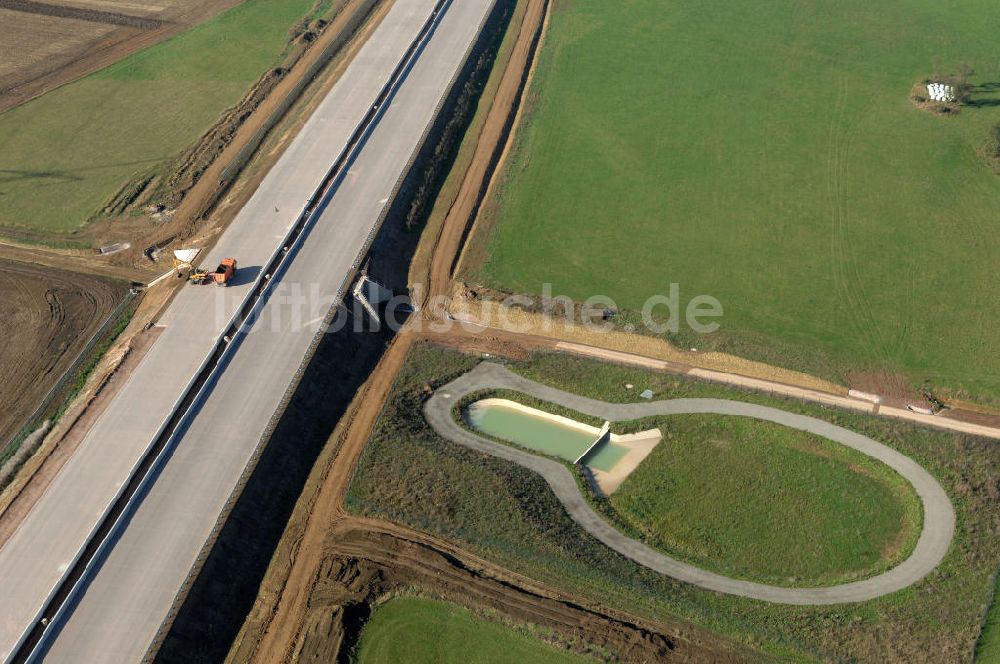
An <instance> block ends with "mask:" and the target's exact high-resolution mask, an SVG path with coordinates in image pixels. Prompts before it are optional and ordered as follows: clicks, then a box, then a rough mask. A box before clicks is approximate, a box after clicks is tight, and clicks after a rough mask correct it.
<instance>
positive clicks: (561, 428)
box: [467, 402, 628, 471]
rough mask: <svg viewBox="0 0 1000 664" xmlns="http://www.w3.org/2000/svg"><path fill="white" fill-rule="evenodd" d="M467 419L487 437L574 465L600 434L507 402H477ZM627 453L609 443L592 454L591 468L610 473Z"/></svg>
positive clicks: (623, 449)
mask: <svg viewBox="0 0 1000 664" xmlns="http://www.w3.org/2000/svg"><path fill="white" fill-rule="evenodd" d="M467 417H468V422H469V424H470V425H472V426H473V427H474V428H476V429H478V430H479V431H482V432H483V433H485V434H488V435H490V436H495V437H496V438H500V439H502V440H506V441H509V442H511V443H515V444H516V445H520V446H521V447H526V448H528V449H531V450H537V451H539V452H542V453H543V454H547V455H549V456H554V457H559V458H561V459H566V460H567V461H570V462H573V461H576V460H577V458H578V457H579V456H580V455H581V454H583V453H584V452H585V451H586V450H587V448H588V447H590V445H591V443H593V442H594V439H595V438H596V437H597V434H596V433H591V432H589V431H585V430H582V429H577V428H575V427H572V426H569V425H566V424H563V423H562V422H557V421H553V420H550V419H548V418H546V417H544V416H542V415H535V414H534V413H531V412H525V411H523V410H520V409H519V408H517V407H515V406H511V405H508V404H504V403H490V404H483V403H481V402H477V403H474V404H472V405H471V406H469V409H468V412H467ZM627 451H628V450H627V449H626V448H625V447H622V446H621V445H615V444H614V443H610V442H609V443H605V444H604V445H602V446H601V447H600V448H599V449H597V450H595V451H594V453H592V454H591V455H590V458H589V459H587V460H586V461H587V465H588V466H590V467H591V468H596V469H597V470H604V471H607V470H610V469H611V468H612V467H613V466H614V465H615V464H616V463H617V462H618V461H619V459H621V458H622V457H623V456H625V453H626V452H627Z"/></svg>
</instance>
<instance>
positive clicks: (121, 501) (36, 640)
mask: <svg viewBox="0 0 1000 664" xmlns="http://www.w3.org/2000/svg"><path fill="white" fill-rule="evenodd" d="M452 2H453V0H438V2H437V3H436V4H435V6H434V9H433V11H432V12H431V14H430V16H429V17H428V19H427V20H426V21H425V23H424V25H423V26H422V28H421V30H420V32H419V33H418V34H417V36H416V38H414V40H413V41H412V42H411V43H410V45H409V47H408V48H407V50H406V53H405V54H404V55H403V58H402V59H401V60H400V62H399V64H398V65H397V66H396V68H395V69H394V70H393V72H392V75H391V76H390V77H389V80H388V81H387V82H386V84H385V85H384V86H383V87H382V89H381V91H380V92H379V95H378V97H376V99H375V103H374V104H373V105H372V107H371V108H370V109H369V110H368V112H367V113H366V114H365V117H364V118H363V119H362V121H361V122H360V123H359V124H358V126H357V128H356V129H355V130H354V132H353V133H352V135H351V137H350V139H349V141H348V143H347V146H346V147H345V148H344V150H343V151H341V153H340V154H339V155H338V156H337V158H336V159H335V161H334V162H333V165H332V166H331V167H330V169H329V170H328V171H327V173H326V176H325V178H324V180H323V182H322V183H321V185H320V186H319V188H318V189H317V190H316V192H315V193H314V194H313V196H312V197H311V198H310V199H309V201H308V202H307V204H306V206H305V208H304V209H303V212H302V214H301V215H300V216H299V218H298V220H297V221H296V223H295V224H294V225H293V226H292V228H291V229H290V230H289V232H288V234H287V235H286V236H285V238H284V240H283V241H282V243H281V244H280V245H279V247H278V249H277V250H276V251H275V253H274V254H273V255H272V257H271V259H270V260H269V261H268V263H267V265H265V267H264V268H263V269H262V270H261V271H260V276H258V278H257V282H256V284H255V286H254V288H253V290H252V291H251V292H250V294H249V295H248V296H247V298H246V300H245V301H244V304H243V306H242V307H240V309H239V311H238V312H237V313H236V314H235V315H234V317H233V319H232V320H231V321H230V324H229V326H228V327H227V328H226V329H225V331H224V332H223V333H222V334H221V335H220V337H219V339H218V341H217V342H216V345H215V348H214V349H213V351H212V352H211V353H210V354H209V356H208V358H207V359H206V361H205V363H204V364H203V365H202V368H201V370H200V371H199V372H198V374H197V375H196V376H195V378H194V379H193V380H192V381H191V383H189V385H188V388H187V390H186V391H185V393H184V395H183V396H182V397H181V399H179V401H178V405H177V406H176V407H175V408H174V410H173V412H172V414H171V415H170V417H169V418H168V419H167V421H166V422H165V423H164V425H163V427H162V428H161V429H160V433H159V434H158V435H157V437H156V438H155V440H154V441H153V442H152V444H151V445H150V447H149V449H148V451H147V453H146V455H145V456H144V457H143V459H142V460H141V461H140V462H139V463H138V464H137V465H136V467H135V468H134V469H133V471H132V473H131V474H130V476H129V478H128V480H127V482H125V483H124V484H123V486H122V489H121V490H120V491H119V493H118V496H117V498H116V499H115V500H114V501H113V502H112V504H111V505H110V506H109V508H108V510H107V511H106V512H105V515H104V517H103V518H102V519H101V521H100V522H99V523H98V525H97V526H96V527H95V529H94V531H93V532H92V533H91V536H90V537H89V538H88V540H87V543H86V544H85V545H84V547H83V548H82V549H81V550H80V551H79V553H78V554H77V556H76V558H75V559H74V561H73V563H72V564H71V565H70V566H69V568H68V569H67V571H66V573H65V574H64V575H63V577H62V579H61V580H60V581H59V582H58V583H57V584H56V586H55V588H53V591H52V592H51V593H50V594H49V597H48V600H47V602H46V604H45V606H44V608H43V609H42V610H41V611H40V612H39V613H38V614H37V616H36V620H35V623H34V625H33V626H32V627H31V628H30V629H26V630H25V633H24V635H22V637H21V640H20V641H19V642H18V644H17V646H16V647H15V648H14V649H13V651H12V652H11V654H10V656H9V657H8V659H7V660H6V661H7V662H9V663H12V664H13V663H16V664H20V663H22V662H29V661H35V660H36V659H37V658H38V657H39V656H40V655H41V654H42V653H43V651H44V647H45V644H46V642H47V640H48V639H49V638H50V637H51V636H52V634H53V632H54V631H55V629H54V628H55V627H56V626H57V625H58V624H59V622H60V620H61V619H62V618H64V617H65V616H66V613H67V611H68V610H69V609H71V608H72V606H73V603H74V600H75V599H76V598H78V597H79V595H80V594H81V593H82V591H83V590H84V588H85V587H86V583H87V581H88V577H89V574H90V573H92V572H93V571H95V570H96V568H97V567H98V565H99V563H100V561H101V560H102V558H103V557H104V556H105V555H106V554H107V553H108V552H109V551H110V548H111V545H112V544H113V542H114V539H115V538H114V536H115V535H116V534H117V533H118V532H120V529H121V528H122V527H123V526H124V524H125V522H127V519H128V516H129V513H130V511H131V508H132V507H134V505H133V499H135V498H136V497H137V496H139V497H140V498H141V494H142V493H143V492H144V489H148V487H149V486H150V485H151V480H152V478H154V477H155V475H156V470H157V469H158V468H159V467H160V466H162V463H163V462H164V461H165V460H166V458H167V457H168V456H169V454H170V452H171V450H172V448H173V446H174V444H175V443H176V442H177V441H176V440H175V438H174V436H175V434H176V433H177V432H178V430H179V429H180V428H181V427H182V425H184V424H185V423H186V420H187V418H188V416H189V415H190V414H191V406H192V405H193V404H195V403H198V402H199V401H200V400H201V399H203V398H204V396H205V394H206V393H207V391H208V390H210V389H211V381H212V379H213V378H214V376H215V374H216V371H217V370H218V369H219V367H220V366H221V365H223V363H224V361H225V360H226V358H227V356H228V355H229V354H231V353H232V352H235V349H236V348H237V347H238V346H239V341H240V333H241V332H242V331H244V330H245V329H249V327H250V326H252V324H253V320H254V313H255V311H256V310H257V309H258V308H259V307H260V306H261V305H262V304H263V302H264V300H265V299H266V296H267V294H268V293H269V291H270V288H271V284H272V283H273V281H275V280H276V279H275V277H277V276H279V275H280V273H281V272H283V271H284V268H285V267H287V264H288V262H289V261H288V258H289V256H291V255H293V254H294V253H295V251H294V250H295V249H296V248H297V246H298V245H299V244H300V241H301V240H302V238H303V237H304V233H305V231H307V230H308V228H309V227H310V226H311V224H312V223H313V221H314V212H315V211H316V209H317V208H318V207H320V206H321V205H322V204H323V203H324V201H325V200H326V199H327V198H328V197H329V195H330V194H332V192H333V190H334V189H335V188H336V186H337V185H338V184H339V183H340V182H341V181H342V176H343V175H344V170H345V166H347V165H349V164H350V163H351V162H352V161H353V159H354V158H355V157H356V155H357V153H358V152H360V149H361V147H362V146H363V144H364V141H365V139H366V138H367V136H368V135H369V134H370V133H371V132H372V130H373V129H374V127H375V125H376V124H377V123H378V121H379V119H380V118H381V116H382V114H383V111H384V106H385V104H386V102H387V101H389V100H391V98H392V97H393V96H394V94H395V93H396V91H397V90H398V89H399V87H400V86H401V85H402V83H403V81H404V80H405V78H406V75H407V74H408V73H409V71H410V70H411V69H412V67H413V64H414V63H415V61H416V59H417V58H418V57H419V55H420V53H421V52H422V50H423V47H424V46H425V45H426V43H427V42H428V41H429V40H430V38H431V37H432V36H433V34H434V31H435V29H436V27H437V26H438V25H439V24H440V21H441V19H442V17H443V15H444V13H445V12H446V11H447V9H448V8H449V7H450V6H451V4H452Z"/></svg>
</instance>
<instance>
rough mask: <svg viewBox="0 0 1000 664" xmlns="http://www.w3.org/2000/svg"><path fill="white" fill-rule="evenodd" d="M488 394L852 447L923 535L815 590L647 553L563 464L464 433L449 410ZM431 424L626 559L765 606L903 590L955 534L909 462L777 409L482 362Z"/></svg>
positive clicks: (442, 397)
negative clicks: (654, 395) (897, 486)
mask: <svg viewBox="0 0 1000 664" xmlns="http://www.w3.org/2000/svg"><path fill="white" fill-rule="evenodd" d="M485 389H510V390H516V391H518V392H523V393H524V394H528V395H531V396H533V397H535V398H537V399H542V400H544V401H549V402H551V403H554V404H558V405H560V406H563V407H565V408H571V409H573V410H576V411H578V412H580V413H584V414H586V415H591V416H594V417H599V418H602V419H605V420H609V421H611V422H618V421H628V420H634V419H638V418H642V417H649V416H653V415H680V414H699V413H713V414H718V415H738V416H742V417H754V418H757V419H761V420H767V421H769V422H775V423H777V424H782V425H785V426H789V427H792V428H795V429H800V430H802V431H808V432H809V433H813V434H816V435H819V436H823V437H824V438H828V439H830V440H833V441H836V442H838V443H841V444H842V445H846V446H848V447H851V448H853V449H855V450H858V451H859V452H861V453H863V454H866V455H868V456H870V457H873V458H875V459H878V460H879V461H881V462H883V463H885V464H886V465H888V466H889V467H890V468H893V469H894V470H895V471H896V472H898V473H899V474H900V475H902V476H903V477H904V478H906V480H907V481H908V482H910V484H912V485H913V488H914V489H915V490H916V492H917V495H918V496H919V497H920V500H921V502H922V504H923V513H924V524H923V531H922V532H921V534H920V538H919V539H918V541H917V545H916V547H915V548H914V550H913V553H912V554H911V555H910V557H909V558H907V559H906V560H904V561H903V562H902V563H900V564H899V565H897V566H896V567H894V568H892V569H890V570H888V571H886V572H884V573H882V574H879V575H878V576H874V577H871V578H869V579H865V580H863V581H856V582H853V583H846V584H842V585H838V586H828V587H820V588H783V587H780V586H770V585H766V584H761V583H754V582H752V581H744V580H740V579H734V578H731V577H727V576H722V575H721V574H715V573H714V572H708V571H706V570H703V569H700V568H698V567H694V566H693V565H689V564H687V563H684V562H681V561H679V560H675V559H674V558H671V557H669V556H667V555H664V554H662V553H660V552H658V551H655V550H653V549H651V548H650V547H648V546H646V545H645V544H642V543H641V542H638V541H636V540H634V539H632V538H630V537H627V536H625V535H623V534H622V533H621V532H619V531H618V530H616V529H615V528H613V527H612V526H611V525H610V524H608V522H607V521H605V520H604V519H603V518H602V517H601V516H600V515H598V514H597V513H596V512H595V511H594V510H593V508H591V506H590V505H589V503H588V502H587V500H586V499H585V498H584V496H583V495H582V494H581V493H580V489H579V487H578V486H577V482H576V479H575V478H574V477H573V475H572V473H571V472H570V471H569V470H568V469H567V468H566V466H564V465H563V464H561V463H559V462H556V461H553V460H551V459H546V458H543V457H540V456H536V455H534V454H530V453H528V452H523V451H521V450H518V449H515V448H513V447H508V446H506V445H502V444H499V443H494V442H492V441H489V440H487V439H485V438H482V437H480V436H477V435H476V434H474V433H472V432H471V431H468V430H467V429H465V428H464V427H462V426H461V425H459V424H458V423H457V422H455V420H454V418H453V417H452V409H453V407H454V405H455V404H456V403H458V402H459V401H460V400H461V399H462V398H463V397H464V396H466V395H468V394H471V393H473V392H477V391H480V390H485ZM424 414H425V416H426V418H427V421H428V423H429V424H430V425H431V427H433V428H434V430H435V431H437V432H438V433H439V434H441V435H442V436H444V437H445V438H447V439H449V440H451V441H453V442H456V443H459V444H461V445H464V446H466V447H468V448H471V449H474V450H478V451H480V452H484V453H486V454H490V455H492V456H495V457H499V458H501V459H506V460H507V461H511V462H513V463H516V464H518V465H520V466H524V467H525V468H528V469H530V470H533V471H534V472H536V473H538V474H539V475H541V476H542V477H543V478H544V479H545V481H546V482H547V483H548V484H549V486H550V487H551V488H552V491H553V492H554V493H555V495H556V497H557V498H558V499H559V501H560V502H561V503H562V504H563V506H564V507H565V508H566V511H567V513H568V514H569V516H570V517H571V518H572V519H573V520H574V521H576V522H577V523H578V524H579V525H580V526H581V527H582V528H583V529H584V530H586V531H587V532H588V533H590V534H591V535H592V536H594V537H596V538H597V539H598V540H600V541H601V542H603V543H604V544H605V545H607V546H608V547H610V548H612V549H614V550H615V551H617V552H618V553H620V554H622V555H623V556H625V557H626V558H629V559H631V560H633V561H635V562H637V563H639V564H640V565H644V566H646V567H648V568H649V569H652V570H654V571H656V572H659V573H661V574H665V575H667V576H670V577H672V578H675V579H678V580H680V581H684V582H687V583H691V584H694V585H696V586H699V587H701V588H704V589H706V590H712V591H715V592H720V593H726V594H730V595H739V596H741V597H749V598H752V599H757V600H762V601H765V602H775V603H782V604H797V605H821V604H823V605H826V604H842V603H848V602H861V601H866V600H870V599H874V598H876V597H881V596H883V595H888V594H890V593H893V592H896V591H897V590H902V589H903V588H906V587H908V586H910V585H912V584H914V583H916V582H917V581H919V580H920V579H922V578H923V577H924V576H926V575H927V574H928V573H930V572H931V571H932V570H933V569H934V568H935V567H937V566H938V564H939V563H940V562H941V560H942V559H943V558H944V556H945V554H946V553H947V552H948V548H949V546H950V544H951V539H952V535H953V534H954V531H955V511H954V509H953V508H952V505H951V501H950V500H949V499H948V495H947V494H946V493H945V491H944V489H942V488H941V485H940V484H938V482H937V480H935V479H934V478H933V477H932V476H931V475H930V473H928V472H927V471H926V470H924V469H923V468H922V467H921V466H920V465H919V464H917V463H916V462H915V461H913V460H912V459H910V458H909V457H907V456H905V455H903V454H900V453H899V452H897V451H896V450H893V449H891V448H889V447H887V446H885V445H883V444H881V443H878V442H876V441H874V440H872V439H871V438H868V437H867V436H862V435H860V434H858V433H855V432H853V431H849V430H848V429H845V428H843V427H839V426H836V425H834V424H830V423H829V422H825V421H823V420H818V419H816V418H813V417H808V416H805V415H797V414H795V413H790V412H787V411H784V410H780V409H777V408H770V407H767V406H760V405H756V404H751V403H745V402H742V401H730V400H725V399H672V400H669V401H652V402H649V403H632V404H612V403H607V402H604V401H597V400H595V399H588V398H586V397H581V396H578V395H575V394H571V393H569V392H564V391H562V390H559V389H556V388H553V387H548V386H546V385H542V384H540V383H536V382H535V381H532V380H528V379H527V378H523V377H521V376H518V375H517V374H514V373H512V372H511V371H509V370H507V369H506V368H504V367H503V366H501V365H499V364H495V363H492V362H483V363H482V364H480V365H479V366H478V367H476V368H475V369H473V370H472V371H469V372H468V373H466V374H464V375H462V376H460V377H459V378H457V379H455V380H453V381H452V382H450V383H448V384H447V385H445V386H443V387H441V388H439V389H438V390H437V391H436V392H435V393H434V394H433V396H432V397H431V398H430V399H428V401H427V403H426V404H425V406H424Z"/></svg>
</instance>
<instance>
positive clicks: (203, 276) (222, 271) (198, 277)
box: [188, 258, 236, 286]
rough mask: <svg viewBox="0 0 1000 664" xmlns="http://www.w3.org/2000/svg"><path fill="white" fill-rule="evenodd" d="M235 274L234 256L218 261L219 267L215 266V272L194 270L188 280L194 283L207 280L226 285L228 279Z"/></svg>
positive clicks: (201, 282)
mask: <svg viewBox="0 0 1000 664" xmlns="http://www.w3.org/2000/svg"><path fill="white" fill-rule="evenodd" d="M235 274H236V259H235V258H223V259H222V262H221V263H219V267H217V268H215V272H205V271H204V270H195V271H194V272H193V273H192V274H191V276H189V277H188V280H189V281H191V282H193V283H196V284H204V283H207V282H209V281H214V282H215V285H216V286H228V285H229V281H230V280H231V279H232V278H233V276H234V275H235Z"/></svg>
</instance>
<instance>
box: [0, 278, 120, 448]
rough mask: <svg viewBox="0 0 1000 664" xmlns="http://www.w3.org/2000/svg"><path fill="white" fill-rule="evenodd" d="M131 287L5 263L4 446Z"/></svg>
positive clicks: (0, 356) (0, 362) (0, 321)
mask: <svg viewBox="0 0 1000 664" xmlns="http://www.w3.org/2000/svg"><path fill="white" fill-rule="evenodd" d="M127 290H128V284H127V283H125V282H121V281H112V280H109V279H102V278H100V277H95V276H89V275H84V274H79V273H75V272H67V271H65V270H56V269H52V268H46V267H42V266H38V265H32V264H29V263H18V262H13V261H0V292H2V293H3V294H4V297H3V298H2V299H0V337H2V338H3V339H4V343H3V345H2V346H0V374H2V375H3V380H2V381H0V403H2V404H3V409H0V447H2V446H3V445H5V444H6V443H7V441H8V440H9V439H10V437H11V436H12V435H14V433H16V431H17V430H18V429H19V428H20V427H21V425H22V423H23V420H24V418H25V417H27V416H28V415H29V414H30V413H31V412H32V411H34V409H35V407H36V406H37V405H38V402H39V401H41V399H42V397H43V396H44V395H45V393H46V392H48V390H49V389H50V388H51V387H52V385H53V384H54V383H55V382H56V380H58V378H59V377H60V376H61V375H62V373H63V372H64V371H65V370H66V368H67V367H69V366H70V365H71V364H72V363H73V361H74V360H75V359H76V356H77V354H78V353H79V352H80V351H81V349H83V347H84V346H85V345H86V343H87V341H88V339H89V338H90V337H91V335H93V334H94V332H96V331H97V329H98V328H99V327H100V326H101V324H102V323H103V322H104V320H105V318H106V317H107V315H108V314H109V313H110V312H111V311H112V310H113V309H114V308H115V306H116V305H118V303H119V302H121V299H122V298H123V297H124V295H125V292H126V291H127Z"/></svg>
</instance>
